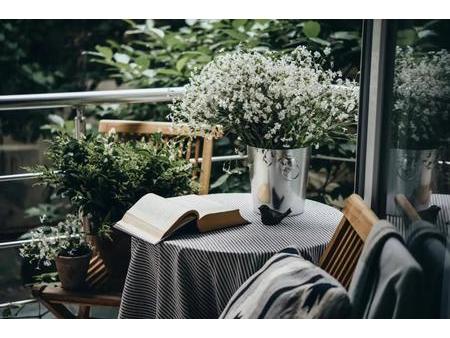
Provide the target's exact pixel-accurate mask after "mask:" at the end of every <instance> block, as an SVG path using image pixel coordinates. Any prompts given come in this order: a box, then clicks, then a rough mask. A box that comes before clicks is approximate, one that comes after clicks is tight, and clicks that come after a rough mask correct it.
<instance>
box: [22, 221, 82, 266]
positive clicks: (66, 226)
mask: <svg viewBox="0 0 450 338" xmlns="http://www.w3.org/2000/svg"><path fill="white" fill-rule="evenodd" d="M41 223H43V224H45V216H44V217H43V218H42V219H41ZM30 237H31V238H30V240H31V241H30V242H28V243H26V244H24V245H23V246H22V247H21V248H20V255H21V256H22V257H27V258H28V259H29V260H30V262H35V263H37V266H38V267H40V266H41V264H43V265H44V266H50V265H51V264H52V260H54V259H55V258H56V257H57V256H58V255H59V254H60V253H61V252H63V251H64V252H67V251H70V250H77V249H80V248H88V247H89V246H88V244H87V243H86V240H85V236H84V233H83V230H82V226H81V221H80V219H79V217H77V216H75V215H71V214H69V215H67V216H66V219H65V220H64V221H62V222H59V223H58V224H57V225H56V226H48V225H44V226H40V227H38V228H36V229H34V230H32V231H31V233H30Z"/></svg>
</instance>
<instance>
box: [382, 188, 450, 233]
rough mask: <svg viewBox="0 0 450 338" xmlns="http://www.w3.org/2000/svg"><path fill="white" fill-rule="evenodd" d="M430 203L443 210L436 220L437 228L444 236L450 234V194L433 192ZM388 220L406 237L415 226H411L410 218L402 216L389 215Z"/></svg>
mask: <svg viewBox="0 0 450 338" xmlns="http://www.w3.org/2000/svg"><path fill="white" fill-rule="evenodd" d="M430 205H437V206H438V207H439V208H441V210H440V211H439V213H438V217H437V220H436V224H435V225H436V230H438V231H439V232H440V233H441V234H443V235H444V236H448V235H450V231H449V228H450V195H444V194H432V195H431V203H430ZM387 220H388V221H389V222H391V223H392V224H393V225H394V226H395V227H396V228H397V230H398V232H400V233H401V234H402V236H403V237H404V238H408V237H409V234H410V232H411V231H412V230H413V228H412V227H411V226H410V222H409V220H408V219H407V218H406V216H405V217H402V216H391V215H388V216H387Z"/></svg>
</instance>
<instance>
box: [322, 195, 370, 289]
mask: <svg viewBox="0 0 450 338" xmlns="http://www.w3.org/2000/svg"><path fill="white" fill-rule="evenodd" d="M343 214H344V216H343V217H342V219H341V221H340V223H339V225H338V227H337V229H336V231H335V233H334V235H333V237H332V239H331V241H330V243H329V244H328V245H327V247H326V248H325V251H324V252H323V254H322V256H321V257H320V260H319V266H320V267H321V268H322V269H324V270H325V271H326V272H328V273H329V274H330V275H332V276H333V277H334V278H336V279H337V280H338V281H339V282H340V283H341V284H342V285H343V286H344V287H345V288H347V289H348V287H349V286H350V281H351V279H352V276H353V272H354V271H355V267H356V263H357V262H358V259H359V256H360V255H361V251H362V249H363V246H364V242H365V240H366V238H367V236H368V235H369V232H370V230H371V229H372V226H373V225H374V224H375V223H377V222H378V217H377V216H376V215H375V213H374V212H373V211H372V210H371V209H370V208H369V207H368V206H366V204H365V203H364V201H363V200H362V198H361V197H359V196H358V195H356V194H353V195H351V196H350V197H349V198H347V200H346V202H345V206H344V210H343Z"/></svg>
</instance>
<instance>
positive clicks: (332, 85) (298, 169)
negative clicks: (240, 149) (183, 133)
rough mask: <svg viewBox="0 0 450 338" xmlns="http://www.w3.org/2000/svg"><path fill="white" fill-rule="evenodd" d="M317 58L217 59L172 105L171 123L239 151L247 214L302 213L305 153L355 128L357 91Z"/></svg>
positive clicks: (261, 55) (262, 55)
mask: <svg viewBox="0 0 450 338" xmlns="http://www.w3.org/2000/svg"><path fill="white" fill-rule="evenodd" d="M328 53H329V50H328V49H326V50H324V53H323V54H328ZM323 54H322V53H320V52H317V51H316V52H314V53H313V52H311V51H309V50H308V49H306V48H305V47H298V48H296V49H295V50H294V51H292V52H291V53H290V54H284V55H280V54H278V53H275V52H270V51H265V52H262V51H255V50H252V51H242V50H237V51H235V52H231V53H226V54H222V55H220V56H218V57H216V58H215V59H214V60H213V61H212V62H210V63H209V64H208V65H206V66H205V67H204V68H203V69H202V70H201V72H200V73H196V74H194V75H193V76H192V78H191V80H190V83H189V84H188V85H187V86H186V93H185V95H184V96H183V97H181V98H180V99H179V100H177V101H176V102H175V103H174V104H173V105H172V110H173V113H172V119H173V120H174V121H176V122H177V123H186V124H188V125H189V126H190V127H191V128H192V129H193V132H200V131H204V132H209V131H210V132H212V131H213V130H211V126H216V125H219V126H221V127H222V128H223V130H224V131H228V132H234V133H236V134H237V135H238V137H239V138H240V139H241V140H242V142H243V143H244V144H246V145H247V152H248V155H249V165H250V178H251V190H252V196H253V202H254V208H255V211H258V208H259V207H260V206H261V205H262V204H266V205H268V206H269V207H270V208H272V209H275V210H278V211H283V212H284V211H286V210H288V209H291V210H292V214H293V215H295V214H299V213H301V212H303V209H304V200H305V188H306V180H307V173H308V166H309V157H310V148H311V147H319V145H322V144H327V143H330V142H334V141H335V140H336V139H338V138H344V139H348V135H349V133H350V128H352V126H354V125H355V122H356V119H357V115H356V112H357V106H358V98H359V89H358V86H357V85H356V83H355V82H353V81H349V80H344V79H343V78H342V74H341V73H340V72H333V71H331V70H326V69H325V67H324V56H323Z"/></svg>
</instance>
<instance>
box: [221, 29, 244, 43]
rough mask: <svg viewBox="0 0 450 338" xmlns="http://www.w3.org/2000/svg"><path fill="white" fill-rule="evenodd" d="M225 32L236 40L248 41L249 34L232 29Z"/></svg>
mask: <svg viewBox="0 0 450 338" xmlns="http://www.w3.org/2000/svg"><path fill="white" fill-rule="evenodd" d="M224 32H225V33H226V34H227V35H229V36H230V37H232V38H233V39H236V40H239V41H241V40H247V34H244V33H241V32H238V31H235V30H232V29H225V30H224Z"/></svg>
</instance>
